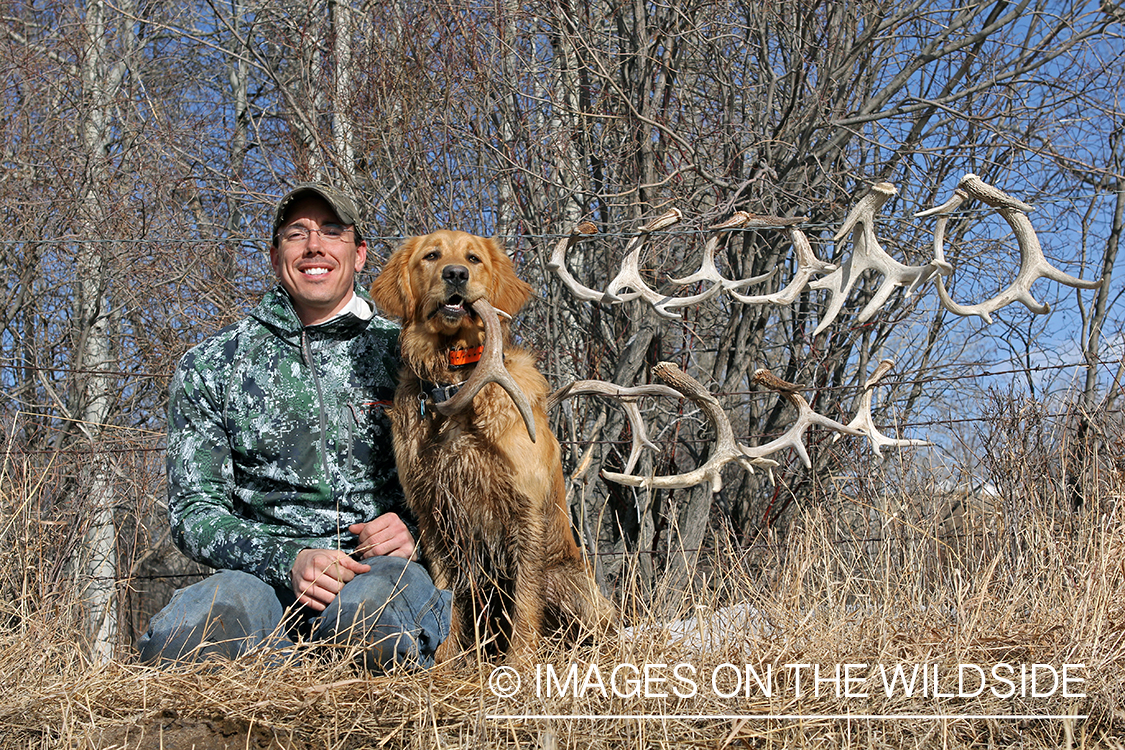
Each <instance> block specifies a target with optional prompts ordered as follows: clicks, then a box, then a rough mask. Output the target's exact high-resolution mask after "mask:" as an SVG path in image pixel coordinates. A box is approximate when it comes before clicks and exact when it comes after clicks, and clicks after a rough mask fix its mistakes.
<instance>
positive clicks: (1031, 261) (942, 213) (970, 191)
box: [915, 174, 1103, 324]
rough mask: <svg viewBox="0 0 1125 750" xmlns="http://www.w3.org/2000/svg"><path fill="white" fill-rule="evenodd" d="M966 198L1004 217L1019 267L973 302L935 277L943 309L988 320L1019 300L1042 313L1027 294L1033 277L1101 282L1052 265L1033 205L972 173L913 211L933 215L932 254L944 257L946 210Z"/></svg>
mask: <svg viewBox="0 0 1125 750" xmlns="http://www.w3.org/2000/svg"><path fill="white" fill-rule="evenodd" d="M969 198H976V199H977V200H980V201H982V202H984V203H986V204H988V205H989V206H992V207H993V208H995V209H996V211H997V213H999V214H1000V215H1001V216H1003V217H1004V220H1005V221H1007V222H1008V225H1009V226H1010V227H1011V228H1012V232H1014V233H1015V235H1016V243H1017V244H1018V245H1019V248H1020V271H1019V274H1018V275H1017V276H1016V280H1015V281H1014V282H1012V285H1011V286H1009V287H1008V288H1007V289H1005V290H1004V291H1002V292H1000V294H998V295H996V296H995V297H993V298H992V299H990V300H986V301H985V302H981V303H979V304H976V305H960V304H958V303H956V302H954V301H953V299H952V298H951V297H950V296H949V292H948V291H946V288H945V283H944V281H943V280H942V279H941V278H940V277H939V278H938V283H937V291H938V297H939V298H940V299H941V304H942V305H943V306H944V307H945V309H947V310H949V311H950V312H951V313H953V314H954V315H962V316H969V315H976V316H978V317H979V318H981V319H982V320H983V321H984V322H985V323H988V324H991V323H992V316H991V315H990V314H989V313H994V312H996V311H997V310H999V309H1000V308H1002V307H1006V306H1008V305H1010V304H1012V303H1013V302H1022V303H1023V304H1024V305H1025V306H1026V307H1027V309H1028V310H1031V312H1033V313H1036V314H1046V313H1047V312H1049V311H1050V306H1049V305H1048V304H1047V303H1045V302H1039V301H1038V300H1037V299H1035V297H1033V296H1032V295H1031V285H1032V283H1034V282H1035V281H1036V280H1037V279H1040V278H1047V279H1051V280H1052V281H1057V282H1059V283H1060V284H1065V285H1066V286H1070V287H1074V288H1076V289H1097V288H1098V287H1100V286H1101V285H1102V281H1103V279H1098V280H1096V281H1087V280H1085V279H1080V278H1077V277H1075V276H1071V275H1070V274H1068V273H1065V272H1063V271H1060V270H1059V269H1057V268H1055V267H1054V266H1052V265H1051V264H1050V263H1049V262H1048V261H1047V258H1046V257H1045V256H1044V255H1043V248H1042V246H1041V245H1040V244H1039V238H1038V237H1037V236H1036V234H1035V230H1034V229H1033V228H1032V226H1031V220H1030V219H1028V218H1027V214H1028V213H1030V212H1031V211H1034V210H1035V209H1034V208H1032V207H1031V206H1029V205H1027V204H1026V203H1023V202H1021V201H1018V200H1016V199H1015V198H1012V197H1011V196H1009V195H1007V194H1006V193H1004V192H1003V191H1001V190H999V189H997V188H995V187H993V186H992V185H989V184H988V183H986V182H984V181H983V180H981V178H979V177H977V176H976V175H975V174H967V175H965V176H964V177H962V178H961V181H960V182H959V183H958V184H957V190H956V191H955V192H954V193H953V197H952V198H950V199H949V200H948V201H946V202H945V203H943V204H942V205H940V206H937V207H935V208H931V209H929V210H928V211H922V212H920V213H917V214H915V216H917V217H926V216H937V217H938V221H937V226H936V227H935V228H934V256H935V258H941V259H943V260H944V256H943V252H944V243H945V226H946V223H947V222H948V221H949V214H951V213H952V212H953V211H954V210H956V209H957V208H958V207H959V206H960V205H961V204H962V203H963V202H965V201H966V200H967V199H969Z"/></svg>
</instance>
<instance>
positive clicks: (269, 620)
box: [137, 570, 282, 662]
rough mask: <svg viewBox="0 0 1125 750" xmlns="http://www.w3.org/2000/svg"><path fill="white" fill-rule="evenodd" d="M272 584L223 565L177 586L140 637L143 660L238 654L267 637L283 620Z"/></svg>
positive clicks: (200, 658)
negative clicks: (191, 582) (204, 576)
mask: <svg viewBox="0 0 1125 750" xmlns="http://www.w3.org/2000/svg"><path fill="white" fill-rule="evenodd" d="M281 617H282V609H281V603H280V601H279V600H278V597H277V593H276V592H275V591H274V589H273V587H272V586H270V585H269V584H267V583H265V582H264V581H262V580H260V579H259V578H257V577H255V576H253V575H250V574H249V573H243V572H241V571H234V570H224V571H220V572H218V573H215V574H214V575H212V576H210V577H208V578H206V579H204V580H202V581H200V582H198V583H195V584H192V585H191V586H188V587H186V588H183V589H180V590H179V591H177V592H176V593H175V594H174V595H173V597H172V600H171V601H170V602H168V605H167V606H165V607H164V609H162V610H161V611H160V612H158V613H157V614H156V615H154V616H153V618H152V620H151V621H150V622H149V626H148V630H147V632H146V633H145V634H144V635H143V636H142V637H141V639H140V640H139V641H138V642H137V649H138V651H140V656H141V660H142V661H145V662H151V661H156V660H160V661H166V662H167V661H181V660H182V661H202V660H204V659H207V658H209V657H221V658H227V659H233V658H235V657H236V656H238V655H240V654H242V653H245V652H246V651H247V650H249V649H250V648H253V647H254V646H257V645H259V644H260V643H262V642H263V641H265V640H266V639H267V638H268V637H269V636H270V635H271V634H273V633H274V631H275V630H276V629H277V626H278V624H279V623H280V622H281Z"/></svg>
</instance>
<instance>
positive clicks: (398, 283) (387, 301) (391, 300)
mask: <svg viewBox="0 0 1125 750" xmlns="http://www.w3.org/2000/svg"><path fill="white" fill-rule="evenodd" d="M418 241H419V238H418V237H410V238H409V239H407V240H406V242H404V243H403V244H402V246H401V247H399V249H398V250H395V251H394V252H393V253H391V257H390V258H388V259H387V262H386V263H385V264H384V265H383V270H382V271H381V272H380V273H379V275H378V276H376V277H375V281H374V283H372V284H371V299H372V300H374V301H375V304H376V305H378V306H379V309H380V310H382V311H383V312H385V313H386V314H387V315H390V316H392V317H395V318H399V319H400V320H406V318H407V316H408V315H409V314H410V311H411V310H413V309H414V290H413V289H412V288H411V286H410V258H411V256H412V255H414V250H415V249H416V248H417V246H418Z"/></svg>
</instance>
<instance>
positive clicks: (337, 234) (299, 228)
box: [281, 224, 353, 244]
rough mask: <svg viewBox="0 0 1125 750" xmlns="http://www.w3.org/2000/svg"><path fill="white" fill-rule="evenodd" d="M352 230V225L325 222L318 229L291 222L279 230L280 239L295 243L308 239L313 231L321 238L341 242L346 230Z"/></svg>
mask: <svg viewBox="0 0 1125 750" xmlns="http://www.w3.org/2000/svg"><path fill="white" fill-rule="evenodd" d="M351 231H353V228H352V227H344V226H340V225H339V224H325V225H324V226H322V227H321V228H320V229H312V228H310V227H306V226H304V225H303V224H292V225H290V226H288V227H286V228H285V229H282V230H281V241H282V242H289V243H292V244H297V243H299V242H306V241H308V239H309V237H310V236H312V233H313V232H316V233H317V234H319V235H320V237H321V239H323V240H327V241H328V242H341V241H343V239H344V235H345V234H346V233H347V232H351Z"/></svg>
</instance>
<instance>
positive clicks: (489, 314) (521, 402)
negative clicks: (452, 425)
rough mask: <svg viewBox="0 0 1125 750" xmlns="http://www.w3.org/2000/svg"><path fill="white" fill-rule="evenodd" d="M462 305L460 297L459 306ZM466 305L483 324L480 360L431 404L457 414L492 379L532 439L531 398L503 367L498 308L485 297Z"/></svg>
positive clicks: (501, 335)
mask: <svg viewBox="0 0 1125 750" xmlns="http://www.w3.org/2000/svg"><path fill="white" fill-rule="evenodd" d="M451 299H452V298H451ZM447 303H448V300H447ZM447 306H448V305H447ZM464 307H465V305H464V302H463V301H462V308H464ZM470 307H471V309H472V311H473V312H474V313H476V315H477V317H479V318H480V321H481V323H482V324H483V325H484V351H483V352H482V353H481V358H480V361H479V362H478V363H477V365H476V367H475V368H473V374H472V375H470V376H469V379H468V380H467V381H466V382H465V384H464V385H463V386H461V388H460V389H459V390H458V391H457V393H456V394H454V395H453V397H452V398H450V399H449V400H447V401H442V402H441V403H440V404H434V408H435V409H437V410H438V411H439V412H441V413H442V414H444V415H445V416H447V417H450V416H453V415H454V414H458V413H460V412H462V411H464V410H465V408H466V407H468V405H469V404H471V403H472V402H473V399H474V398H475V397H476V395H477V394H478V393H480V390H481V389H482V388H484V387H485V386H486V385H488V384H489V383H496V384H497V385H499V386H500V387H501V388H503V389H504V390H505V391H506V392H507V393H508V395H509V396H511V398H512V402H513V403H514V404H515V405H516V409H518V410H519V413H520V416H521V417H523V423H524V425H525V426H526V427H527V434H528V436H530V437H531V442H533V443H534V442H535V417H534V416H533V414H532V411H531V401H529V400H528V398H527V394H525V393H524V392H523V391H522V390H521V389H520V387H519V385H518V384H516V381H515V379H514V378H512V376H511V374H510V373H509V372H508V371H507V369H505V367H504V332H503V331H502V330H501V329H500V317H499V316H498V315H497V312H498V311H497V310H496V309H495V308H493V307H492V305H490V304H488V300H486V299H478V300H476V301H475V302H473V303H471V305H470ZM439 309H443V308H439Z"/></svg>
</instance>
